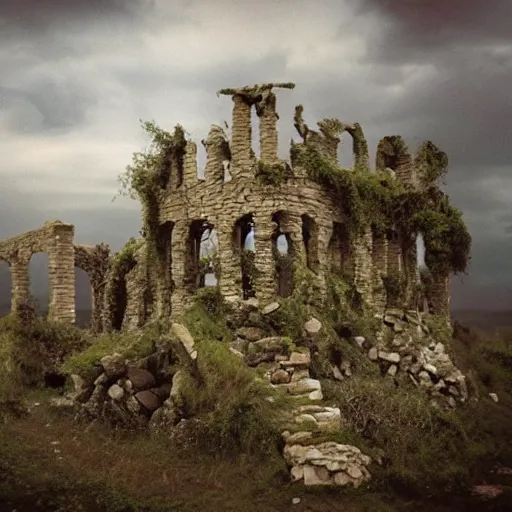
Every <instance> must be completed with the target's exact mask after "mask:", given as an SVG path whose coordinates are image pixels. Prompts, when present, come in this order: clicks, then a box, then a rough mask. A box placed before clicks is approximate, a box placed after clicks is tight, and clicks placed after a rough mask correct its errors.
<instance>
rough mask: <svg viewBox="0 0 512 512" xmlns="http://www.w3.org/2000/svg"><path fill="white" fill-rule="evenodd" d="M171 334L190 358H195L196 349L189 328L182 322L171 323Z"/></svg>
mask: <svg viewBox="0 0 512 512" xmlns="http://www.w3.org/2000/svg"><path fill="white" fill-rule="evenodd" d="M171 336H172V337H174V338H176V339H177V340H178V341H179V342H180V343H181V345H182V346H183V347H184V348H185V350H186V351H187V354H188V355H189V357H190V359H192V360H195V359H197V350H196V348H195V341H194V338H193V337H192V335H191V334H190V332H189V330H188V329H187V328H186V327H185V326H184V325H182V324H178V323H173V324H172V325H171Z"/></svg>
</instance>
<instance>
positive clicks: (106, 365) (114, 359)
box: [100, 354, 126, 379]
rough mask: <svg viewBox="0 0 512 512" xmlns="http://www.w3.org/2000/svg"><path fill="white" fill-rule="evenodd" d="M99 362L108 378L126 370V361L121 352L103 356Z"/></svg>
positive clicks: (119, 375) (114, 377) (117, 375)
mask: <svg viewBox="0 0 512 512" xmlns="http://www.w3.org/2000/svg"><path fill="white" fill-rule="evenodd" d="M100 364H101V366H102V368H103V371H104V372H105V375H106V376H107V378H108V379H116V378H118V377H121V376H122V375H123V374H124V373H125V372H126V363H125V360H124V357H123V356H122V355H121V354H112V355H108V356H104V357H102V358H101V360H100Z"/></svg>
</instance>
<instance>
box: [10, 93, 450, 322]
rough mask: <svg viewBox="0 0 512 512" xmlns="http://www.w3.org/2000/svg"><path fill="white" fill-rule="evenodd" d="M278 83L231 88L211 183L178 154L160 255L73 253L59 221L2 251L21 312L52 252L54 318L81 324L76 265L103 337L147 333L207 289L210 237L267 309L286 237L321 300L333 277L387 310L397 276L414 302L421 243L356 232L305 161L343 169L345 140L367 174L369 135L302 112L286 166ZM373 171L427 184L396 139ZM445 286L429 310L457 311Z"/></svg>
mask: <svg viewBox="0 0 512 512" xmlns="http://www.w3.org/2000/svg"><path fill="white" fill-rule="evenodd" d="M279 85H280V84H265V85H261V86H254V87H245V88H241V89H233V90H227V91H223V92H224V94H229V95H231V97H232V101H233V113H232V124H231V136H230V137H228V135H227V134H226V133H225V131H224V130H223V129H222V128H221V127H219V126H212V127H211V129H210V132H209V134H208V136H207V138H206V139H205V140H203V141H202V143H203V145H204V147H205V149H206V155H207V158H206V168H205V175H204V177H202V178H199V177H198V169H197V157H196V154H197V146H196V144H195V143H194V142H192V141H185V144H184V146H183V148H182V149H183V151H182V153H181V155H179V154H177V153H176V152H175V153H173V155H170V157H169V159H168V162H167V169H166V172H165V173H164V174H162V179H161V180H160V182H159V189H158V190H157V191H156V192H155V201H156V204H155V205H153V206H154V207H155V212H156V213H155V215H156V216H157V217H158V218H154V219H153V226H154V235H155V244H154V245H155V247H154V248H155V251H153V252H151V251H149V250H148V243H147V242H146V241H145V240H144V239H141V240H136V241H131V242H130V243H129V246H127V248H125V249H123V251H121V252H120V253H118V254H115V255H111V254H110V251H109V248H108V246H106V245H103V244H101V245H97V246H91V247H90V246H82V245H74V243H73V235H74V227H73V226H72V225H69V224H64V223H62V222H59V221H55V222H48V223H46V224H44V226H43V227H42V228H41V229H39V230H36V231H31V232H28V233H25V234H22V235H19V236H17V237H15V238H12V239H9V240H5V241H2V242H0V260H5V261H7V263H8V264H9V266H10V270H11V276H12V308H13V309H16V307H17V305H18V304H20V303H21V302H23V301H25V300H26V299H27V297H28V292H29V283H28V263H29V260H30V257H31V255H32V254H33V253H35V252H40V251H43V252H47V253H48V258H49V275H50V284H51V298H50V311H49V314H50V316H51V317H52V318H54V319H57V320H61V321H67V322H73V321H74V320H75V288H74V267H79V268H81V269H83V270H85V271H86V272H87V273H88V274H89V278H90V282H91V288H92V296H93V320H92V323H93V327H94V328H95V329H96V330H98V331H101V330H111V329H120V328H122V327H130V326H136V325H142V324H143V323H144V322H145V321H147V320H148V318H150V317H152V316H159V317H163V318H168V317H170V316H171V315H172V316H173V317H175V316H177V315H179V314H180V313H182V312H183V311H184V309H185V308H186V307H187V306H188V305H190V304H191V301H192V298H193V297H194V294H195V293H196V291H197V289H198V287H201V286H203V285H204V268H203V266H202V262H201V258H200V247H201V240H202V239H203V237H204V233H205V232H209V233H212V232H215V233H216V237H217V239H218V250H217V258H216V265H215V273H216V278H217V286H218V287H219V290H220V292H221V294H222V295H223V296H224V297H225V298H226V299H227V300H236V299H244V298H247V297H250V296H254V297H256V298H257V299H258V300H259V301H260V303H262V304H264V303H266V302H269V301H271V300H273V299H275V298H276V297H278V296H279V295H286V294H289V293H290V289H289V286H288V287H287V286H285V285H284V284H283V282H282V274H283V272H280V271H279V266H278V265H276V255H277V251H276V244H277V240H278V238H279V237H281V239H283V238H284V239H286V242H287V245H288V252H289V254H290V257H291V258H292V259H293V260H295V261H297V262H301V263H302V264H303V265H304V266H306V267H308V268H309V269H310V270H311V271H312V272H313V273H314V275H315V279H316V284H317V288H318V290H319V291H320V294H321V293H323V292H325V288H326V275H327V274H328V273H329V272H330V271H333V270H335V271H338V272H341V273H342V274H343V276H344V277H345V278H346V279H347V280H349V281H350V282H351V284H352V285H353V286H354V288H355V289H356V290H357V292H358V293H359V295H360V297H361V299H362V300H363V302H364V303H365V304H368V305H370V306H371V307H373V308H375V309H376V310H379V309H384V307H385V306H386V305H389V304H388V303H389V297H388V296H387V295H388V294H387V290H386V287H385V286H384V283H385V279H386V278H387V277H389V276H397V275H399V276H400V277H401V278H402V281H403V283H405V285H404V286H405V288H404V294H405V296H408V297H412V295H413V293H414V289H415V287H416V286H417V283H418V267H417V258H416V245H415V243H414V240H413V241H411V240H401V239H400V237H399V236H398V233H394V232H393V231H392V230H391V231H388V232H387V233H381V232H376V230H375V229H373V227H372V225H371V223H370V224H368V225H367V226H366V227H365V228H364V229H363V230H361V231H359V232H358V233H356V234H354V233H353V232H352V231H351V230H349V229H348V227H347V223H348V220H349V219H347V216H346V214H345V213H344V209H343V208H340V204H341V205H343V202H344V201H345V200H346V198H344V197H337V196H336V194H333V193H332V191H331V190H328V189H327V188H326V187H325V186H324V185H323V184H321V183H319V182H318V181H315V180H312V179H311V178H310V177H309V176H308V173H307V172H306V170H305V169H304V168H303V167H301V165H300V160H299V159H298V158H297V157H296V155H297V154H299V153H300V151H301V150H302V149H304V148H306V149H307V148H308V147H311V148H315V149H316V150H317V151H318V153H319V154H320V155H321V156H322V158H324V159H325V161H329V162H332V163H333V164H335V165H336V164H337V158H338V144H339V143H340V136H341V134H342V133H343V132H347V133H348V134H349V135H350V136H351V137H352V139H353V154H354V172H356V171H358V172H365V171H364V170H365V169H366V170H367V169H368V161H369V155H368V148H367V144H366V141H365V139H364V135H363V132H362V129H361V126H360V125H359V124H357V123H355V124H343V123H341V122H339V121H337V120H333V119H325V120H322V121H320V122H318V130H313V129H311V128H309V127H308V126H307V124H306V123H305V122H304V121H303V119H302V107H300V106H299V107H297V109H296V113H295V127H296V129H297V131H298V133H299V134H300V136H301V137H302V142H301V143H297V144H294V145H293V147H292V151H291V159H290V162H282V161H280V160H279V158H278V132H277V127H276V126H277V125H276V123H277V119H278V114H277V112H276V95H275V93H274V92H273V89H274V88H275V87H278V86H279ZM285 85H289V84H285ZM288 88H291V87H288ZM253 107H254V108H255V109H256V113H257V115H258V118H259V141H260V155H259V158H256V156H255V154H254V152H253V150H252V147H251V140H252V136H251V130H252V129H253V127H252V126H251V110H252V108H253ZM375 166H376V168H377V169H382V170H385V169H389V172H391V173H392V174H394V175H395V176H396V179H397V180H402V181H403V182H405V183H407V184H408V185H409V186H410V187H420V186H422V185H421V182H422V180H421V173H422V168H421V161H418V160H417V159H413V158H412V157H411V155H410V154H409V153H408V152H407V150H406V149H405V147H404V146H400V145H397V144H396V143H395V140H394V138H393V137H385V138H384V139H382V140H381V142H380V143H379V145H378V148H377V154H376V159H375ZM361 170H362V171H361ZM366 172H370V171H368V170H367V171H366ZM265 173H266V174H265ZM272 173H274V174H275V175H276V176H279V177H280V179H279V182H278V183H269V179H266V180H265V179H263V178H265V176H266V175H267V178H269V177H270V178H272V176H271V175H272ZM251 228H253V229H254V244H255V247H254V248H255V250H254V253H253V256H252V260H251V262H250V263H251V264H252V265H253V267H254V268H255V270H256V271H255V272H254V273H253V274H252V275H250V276H249V275H247V269H246V268H244V261H245V260H244V250H243V247H244V241H245V238H246V236H247V234H248V233H249V231H250V230H251ZM448 279H449V276H448V275H440V276H434V281H433V285H432V286H431V288H430V294H431V296H430V297H429V303H430V305H431V307H432V308H433V310H434V311H435V312H438V313H447V312H448V308H449V296H448Z"/></svg>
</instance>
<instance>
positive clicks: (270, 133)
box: [259, 92, 279, 164]
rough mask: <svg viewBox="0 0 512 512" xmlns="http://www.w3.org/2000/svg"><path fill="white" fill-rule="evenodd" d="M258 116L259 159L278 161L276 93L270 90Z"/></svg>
mask: <svg viewBox="0 0 512 512" xmlns="http://www.w3.org/2000/svg"><path fill="white" fill-rule="evenodd" d="M259 118H260V159H261V160H262V161H263V162H266V163H269V164H272V163H275V162H277V161H278V154H277V120H278V118H279V116H278V115H277V113H276V95H275V94H274V93H273V92H270V93H269V95H268V98H267V101H266V103H265V105H264V106H263V109H262V110H261V112H259Z"/></svg>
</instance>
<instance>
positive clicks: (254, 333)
mask: <svg viewBox="0 0 512 512" xmlns="http://www.w3.org/2000/svg"><path fill="white" fill-rule="evenodd" d="M236 335H237V336H240V338H243V339H245V340H248V341H258V340H260V339H261V338H263V336H264V333H263V331H262V330H261V329H258V328H257V327H240V329H237V331H236Z"/></svg>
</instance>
